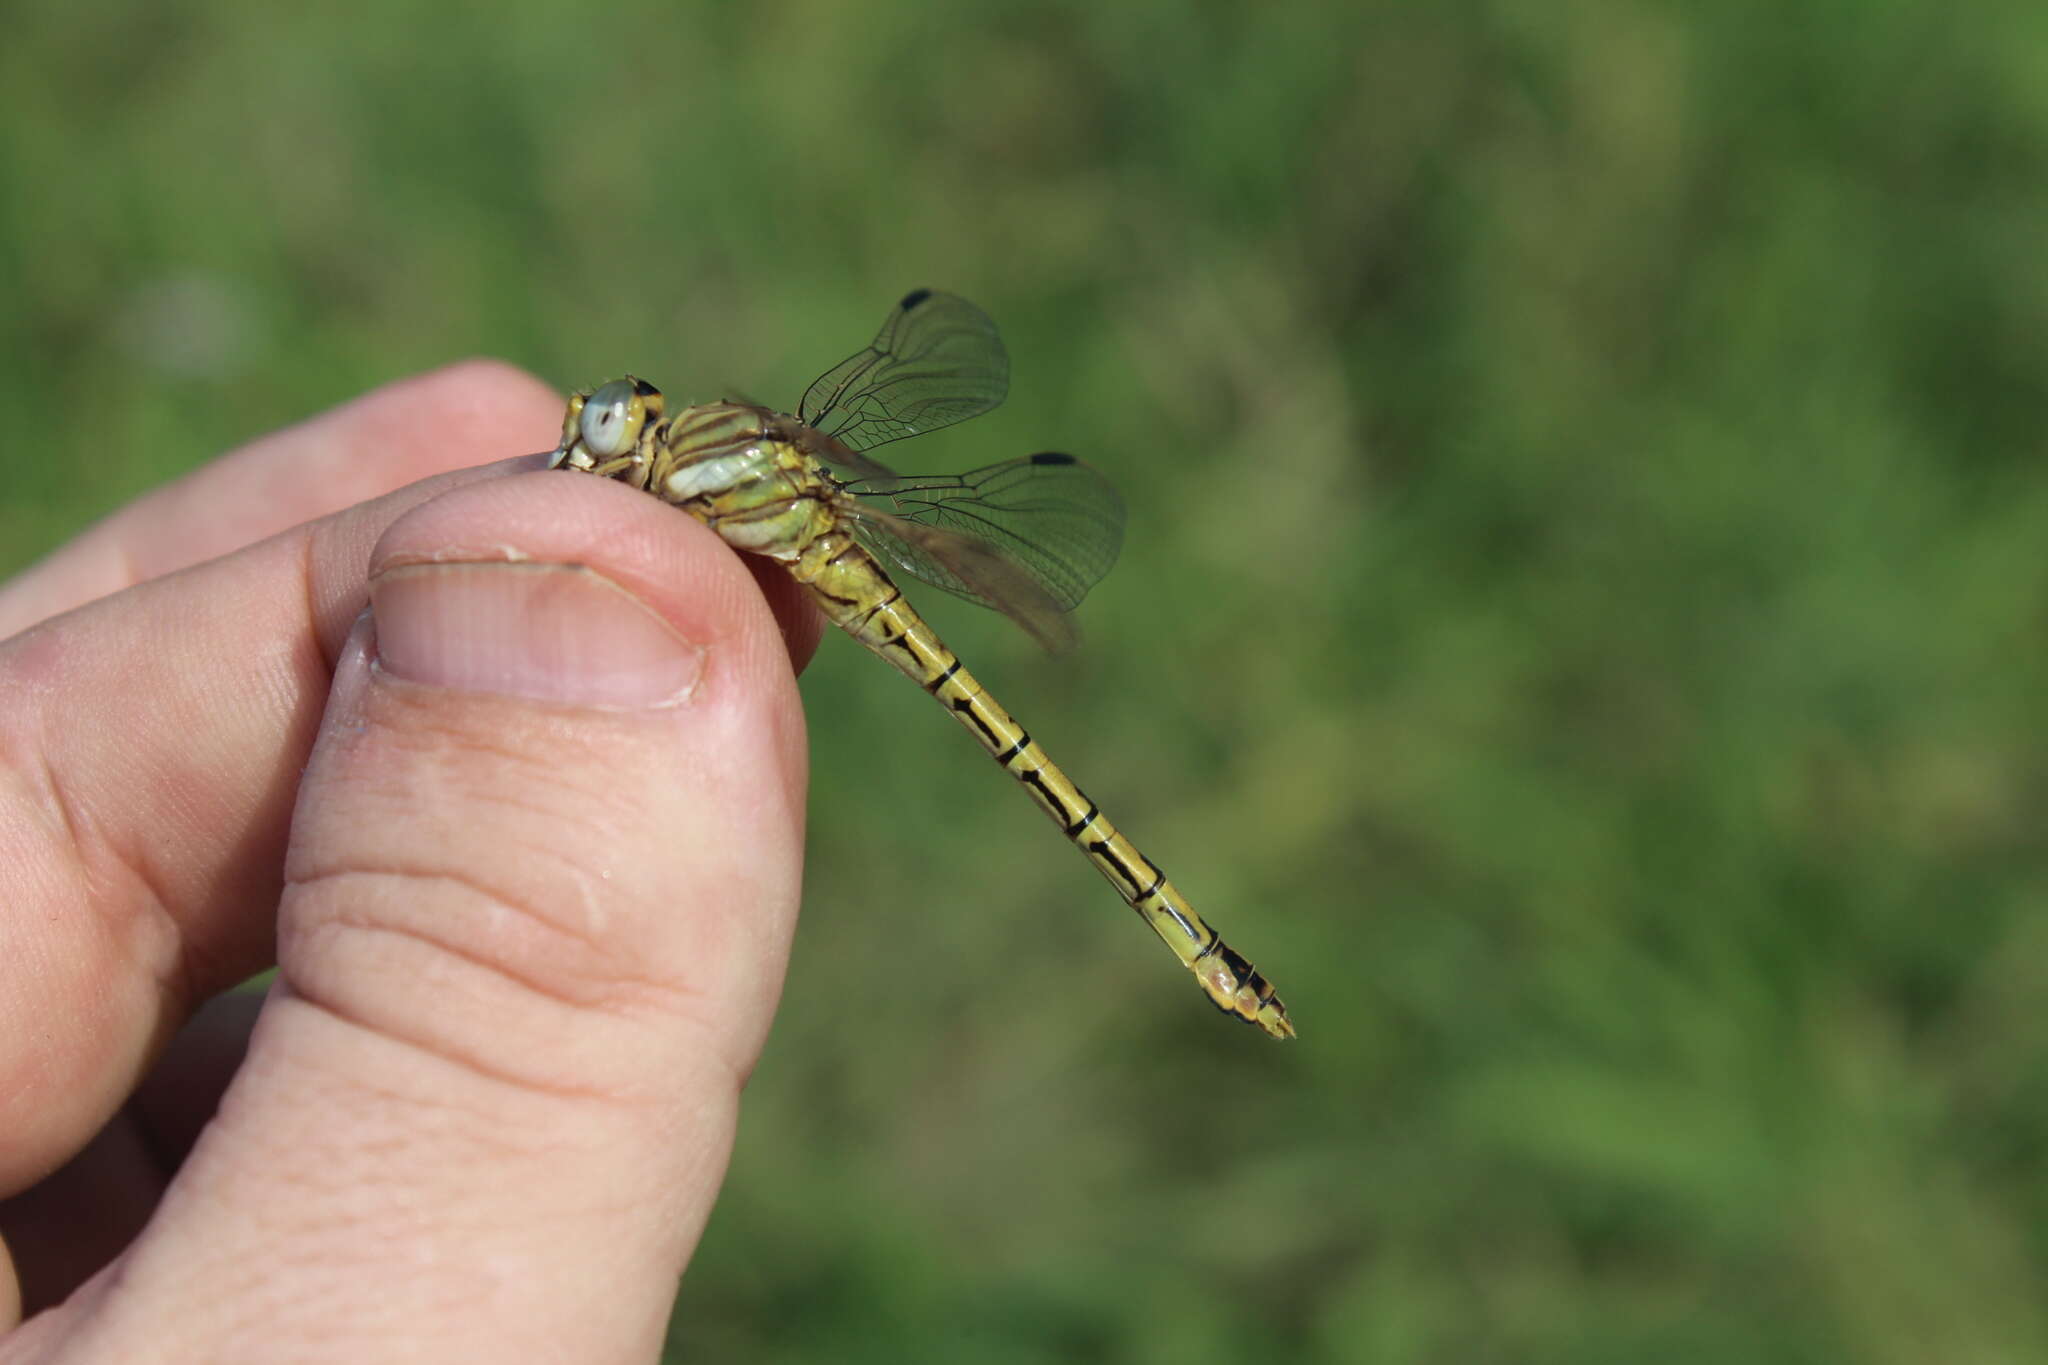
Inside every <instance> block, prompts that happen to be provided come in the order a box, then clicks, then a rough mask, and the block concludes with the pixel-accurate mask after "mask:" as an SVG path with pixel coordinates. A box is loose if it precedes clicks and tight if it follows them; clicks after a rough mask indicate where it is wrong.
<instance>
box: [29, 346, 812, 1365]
mask: <svg viewBox="0 0 2048 1365" xmlns="http://www.w3.org/2000/svg"><path fill="white" fill-rule="evenodd" d="M560 423H561V405H560V400H559V399H558V398H556V396H555V395H554V394H552V393H551V392H550V391H549V390H548V389H546V388H545V387H544V386H542V385H541V384H539V383H538V382H537V381H535V380H533V379H532V378H530V377H528V376H526V375H524V374H521V373H520V372H518V371H515V370H512V369H510V368H509V367H505V366H501V365H497V364H493V363H488V362H470V363H467V364H464V365H459V366H454V367H451V368H449V369H446V370H442V371H437V372H435V373H433V374H429V375H426V376H422V377H420V378H417V379H413V380H408V381H404V382H401V383H398V384H394V385H391V386H389V387H387V388H384V389H380V390H378V391H377V392H375V393H373V394H371V395H369V396H367V397H366V398H363V399H361V400H358V401H357V402H355V403H352V404H349V405H347V406H345V407H343V408H340V409H337V410H335V411H333V412H330V413H328V414H326V415H324V416H322V417H319V418H316V419H314V420H312V421H310V422H308V423H305V424H303V425H301V426H298V427H294V428H291V429H289V430H287V431H283V432H279V433H276V434H274V435H272V436H269V437H266V438H264V439H263V440H260V441H258V442H256V443H254V444H253V445H251V446H249V447H246V448H244V449H242V450H240V451H237V452H235V453H234V454H232V455H229V456H226V457H223V458H222V459H220V460H218V461H215V462H214V463H213V464H211V465H209V466H207V467H205V468H203V469H201V470H199V471H197V472H195V473H194V474H192V475H190V476H188V477H187V478H186V479H184V480H182V481H180V482H179V483H177V484H173V485H171V486H169V487H167V488H165V489H162V490H160V491H158V492H156V493H153V494H151V495H149V496H147V497H145V498H143V499H142V500H140V501H139V502H137V503H135V504H134V505H132V506H130V507H128V508H126V509H124V510H123V511H122V512H120V513H117V514H116V515H115V516H114V517H112V518H110V519H109V520H108V521H106V522H103V523H101V524H100V525H99V526H97V527H95V528H93V529H92V530H90V531H88V532H86V533H85V534H84V535H82V536H80V537H79V538H78V539H77V540H76V541H75V542H73V543H72V544H70V545H69V546H67V547H65V548H64V549H62V550H60V551H58V552H57V553H56V554H55V555H53V556H51V557H50V558H49V559H46V560H44V561H43V562H42V563H40V564H38V565H36V566H34V567H32V568H31V569H29V570H27V571H25V572H24V573H22V574H21V575H20V576H18V577H17V578H16V579H14V580H13V581H12V582H10V583H8V584H6V585H4V586H0V637H7V638H5V639H4V642H0V1239H4V1241H0V1365H14V1363H15V1362H22V1361H39V1362H58V1361H74V1360H75V1361H85V1360H93V1361H101V1360H122V1361H139V1360H194V1361H198V1360H205V1361H234V1360H276V1359H292V1360H305V1361H321V1360H337V1361H342V1360H346V1361H352V1362H353V1361H364V1360H377V1361H408V1360H420V1361H445V1360H457V1359H462V1360H546V1359H560V1360H576V1361H646V1360H652V1359H655V1358H656V1357H657V1355H658V1353H659V1349H660V1344H661V1339H662V1335H663V1329H664V1326H665V1324H666V1321H667V1317H668V1313H669V1307H670V1304H671V1301H672V1299H673V1297H674V1293H675V1286H676V1280H677V1277H678V1276H679V1275H680V1274H681V1273H682V1270H683V1268H684V1265H685V1263H686V1262H687V1261H688V1259H689V1256H690V1253H691V1251H692V1250H693V1249H694V1247H695V1245H696V1242H697V1238H698V1236H699V1233H700V1232H701V1230H702V1228H703V1226H704V1221H705V1218H706V1216H707V1215H708V1213H709V1211H710V1208H711V1203H712V1200H713V1197H714V1196H715V1194H716V1192H717V1188H718V1185H719V1182H720V1180H721V1179H722V1177H723V1175H724V1172H725V1168H726V1163H727V1158H728V1155H729V1153H730V1151H731V1147H732V1142H733V1132H734V1124H735V1119H736V1115H737V1111H738V1101H739V1094H740V1090H741V1087H742V1086H743V1085H744V1083H745V1080H746V1077H747V1075H748V1072H749V1070H750V1069H751V1067H752V1066H753V1064H754V1061H755V1058H756V1057H757V1055H758V1053H759V1051H760V1048H761V1044H762V1041H763V1039H764V1037H765V1035H766V1033H767V1029H768V1024H769V1020H770V1017H771V1015H772V1012H773V1009H774V1006H775V1002H776V998H777V995H778V993H779V991H780V988H781V982H782V975H783V968H784V963H785V960H786V956H787V953H788V947H789V938H790V933H791V930H792V927H793V924H794V920H795V915H796V906H797V898H798V881H799V874H800V860H801V849H802V836H803V810H804V805H803V791H804V782H805V758H804V728H803V719H802V714H801V711H800V710H799V707H798V700H797V692H796V686H795V673H796V670H797V669H798V668H800V667H801V666H802V664H803V663H804V662H805V661H806V660H807V659H808V658H809V655H810V652H811V650H812V649H813V648H814V647H815V645H816V642H817V636H818V622H817V618H816V616H815V614H814V613H813V611H812V610H811V608H810V607H809V606H808V605H807V604H805V603H804V602H802V601H801V600H800V599H799V597H798V595H797V594H798V592H799V589H797V588H796V587H795V585H794V584H793V583H792V582H791V581H790V580H789V578H788V576H787V575H786V574H784V573H782V572H781V571H780V570H778V569H775V568H773V567H772V566H754V565H750V564H749V563H747V562H746V561H745V560H743V558H742V557H741V556H739V555H737V554H735V553H734V552H733V551H731V550H729V549H728V548H726V547H725V546H724V545H723V544H722V543H720V542H719V540H718V539H717V538H716V537H715V536H714V535H713V534H712V533H711V532H709V531H707V530H706V529H705V528H704V527H702V526H701V525H699V524H697V523H696V522H695V521H693V520H692V519H691V518H689V517H687V516H683V515H680V514H678V513H677V511H676V510H675V509H674V508H672V507H668V506H666V505H664V504H662V503H660V502H658V501H656V500H655V499H653V498H649V497H647V496H645V495H644V494H640V493H636V492H634V491H632V490H630V489H627V488H624V487H622V486H619V485H617V484H614V483H611V482H608V481H605V480H600V479H592V478H589V477H587V476H582V475H577V474H572V473H563V472H554V473H547V472H537V471H538V465H539V461H535V460H515V461H509V462H507V461H503V460H502V457H504V456H506V455H508V454H516V453H518V452H522V451H544V450H546V449H548V448H549V447H551V446H552V445H553V444H554V441H555V438H556V436H557V434H558V433H559V430H560ZM488 461H500V462H499V463H496V464H486V463H485V462H488ZM478 465H483V466H484V467H481V468H477V467H474V466H478ZM421 480H424V482H421ZM366 608H367V610H366ZM273 963H274V964H275V965H276V966H277V967H278V976H277V978H276V983H275V984H274V985H273V986H272V987H271V988H270V990H269V991H268V993H267V994H265V995H262V996H256V995H241V996H237V995H228V996H225V997H223V996H222V994H221V993H222V992H226V991H228V990H229V989H230V988H231V987H233V986H234V985H235V984H236V983H237V982H240V981H242V980H244V979H246V978H247V977H249V976H250V975H252V974H254V973H256V972H258V971H260V970H262V969H263V968H265V967H266V966H269V965H271V964H273ZM209 1001H211V1002H212V1003H210V1004H209V1003H208V1002H209ZM252 1024H253V1033H252V1032H251V1025H252Z"/></svg>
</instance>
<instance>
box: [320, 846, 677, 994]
mask: <svg viewBox="0 0 2048 1365" xmlns="http://www.w3.org/2000/svg"><path fill="white" fill-rule="evenodd" d="M357 878H367V879H371V880H373V881H374V880H377V879H386V878H388V879H390V880H393V881H398V882H403V883H407V884H413V883H426V884H435V883H438V884H441V885H446V886H453V887H456V888H457V889H459V890H462V891H466V892H468V893H469V894H470V895H471V896H474V897H475V898H476V899H477V900H478V901H480V902H482V903H483V907H484V908H486V909H495V910H502V911H506V912H508V913H510V914H511V915H512V916H514V917H515V918H518V919H520V920H522V921H524V922H526V923H528V924H533V925H537V926H539V927H540V928H541V929H542V930H544V931H546V932H547V933H549V934H550V935H552V936H554V937H557V938H564V939H568V940H570V941H572V942H576V943H579V944H580V945H581V946H582V947H583V948H585V949H586V950H587V953H586V955H587V956H589V957H590V958H592V959H593V960H594V961H603V960H604V959H606V958H608V957H611V956H614V955H613V954H608V953H606V952H604V951H603V949H604V936H603V935H602V934H598V935H583V934H579V933H577V932H576V931H575V930H573V929H570V928H567V927H565V926H563V925H562V924H560V923H558V922H556V921H555V920H553V919H551V918H550V917H549V916H547V915H545V914H543V913H542V912H541V911H540V910H539V909H538V908H537V907H534V906H530V905H528V904H526V903H525V901H524V899H523V898H519V897H511V896H506V895H503V894H501V893H498V892H495V891H493V890H491V889H490V888H489V887H487V886H484V885H483V884H481V883H480V882H478V881H477V880H476V879H474V878H472V877H468V876H464V875H463V874H461V873H459V872H444V871H434V872H428V871H419V870H412V869H407V868H399V867H361V866H353V867H348V868H341V869H337V870H335V871H333V872H323V873H317V874H315V875H313V876H311V877H307V878H303V879H298V880H294V881H292V882H290V883H288V884H287V887H286V890H287V891H289V892H304V891H317V890H319V889H322V888H325V887H330V886H336V885H339V884H343V883H347V882H349V881H352V880H355V879H357ZM436 922H438V921H436ZM329 924H340V925H349V926H353V927H357V928H365V929H377V928H382V929H388V930H390V931H391V932H393V933H401V934H405V935H408V936H410V937H412V938H415V939H417V940H419V941H420V942H422V943H425V944H428V945H430V946H433V947H436V948H439V949H440V950H442V951H443V952H446V953H447V954H449V955H450V956H452V957H455V958H459V959H461V960H462V961H464V962H471V963H474V964H476V965H478V966H482V967H486V968H488V969H489V970H490V971H491V972H492V973H494V974H495V975H498V976H502V977H504V978H506V979H508V980H510V981H511V982H513V983H514V984H516V985H520V986H523V987H525V988H526V989H527V990H529V991H531V992H533V993H534V994H536V995H539V996H541V997H543V998H544V999H548V1000H552V1001H554V1002H556V1003H557V1004H562V1005H567V1006H569V1007H571V1008H573V1009H579V1010H592V1011H595V1012H598V1013H602V1014H610V1015H614V1016H617V1017H620V1018H637V1017H639V1012H638V1011H637V1010H635V1009H633V1008H631V1007H630V1005H629V1002H627V1001H624V1000H615V999H612V998H609V993H608V992H606V991H604V990H602V989H600V990H598V991H595V992H593V993H592V994H589V995H584V996H579V995H576V994H572V993H571V992H570V991H569V990H568V989H566V985H567V983H566V982H565V983H563V986H564V987H565V988H562V989H550V988H549V987H548V986H546V985H543V984H542V983H541V982H539V981H537V980H535V979H533V978H532V977H531V976H530V975H529V974H528V973H526V972H523V971H521V970H519V969H518V968H517V967H515V966H513V965H512V964H511V963H510V962H509V961H505V960H503V959H498V958H492V957H490V956H488V955H486V954H483V953H480V952H479V951H478V950H476V949H473V948H468V947H465V946H462V945H460V944H459V943H458V942H457V941H456V940H455V939H454V938H453V937H450V936H444V935H436V934H432V933H428V932H427V931H426V930H424V929H422V928H419V927H417V926H415V925H412V924H401V923H396V922H393V921H389V920H380V919H371V918H368V917H365V916H361V915H351V914H346V913H343V914H331V913H323V914H322V915H321V917H320V921H319V924H318V925H314V926H308V927H306V928H304V929H301V930H298V931H297V932H299V933H308V934H310V933H317V932H318V930H319V929H321V928H324V927H326V926H327V925H329ZM562 960H563V959H562V958H561V957H559V956H555V955H553V954H552V953H550V954H549V955H548V961H549V963H550V969H551V971H553V972H555V973H556V974H562V968H561V963H562ZM631 960H632V959H631V958H630V957H628V958H627V959H626V961H628V962H630V961H631ZM574 974H575V976H576V977H577V978H578V979H579V980H587V981H589V982H592V983H593V984H596V985H598V986H600V987H601V986H602V985H603V984H605V983H607V982H609V983H616V984H621V985H629V986H637V987H641V988H644V989H645V990H646V992H647V993H648V994H649V995H651V996H655V997H657V998H666V999H674V1000H700V999H704V998H705V993H704V992H702V991H699V990H693V989H692V988H690V987H688V986H686V985H683V984H682V983H680V982H668V981H663V980H662V979H660V978H658V977H653V976H645V975H640V974H637V973H634V972H632V971H631V970H620V971H602V972H600V971H581V972H576V973H574ZM665 1013H668V1014H671V1015H684V1014H688V1013H689V1012H688V1011H667V1012H665Z"/></svg>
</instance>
